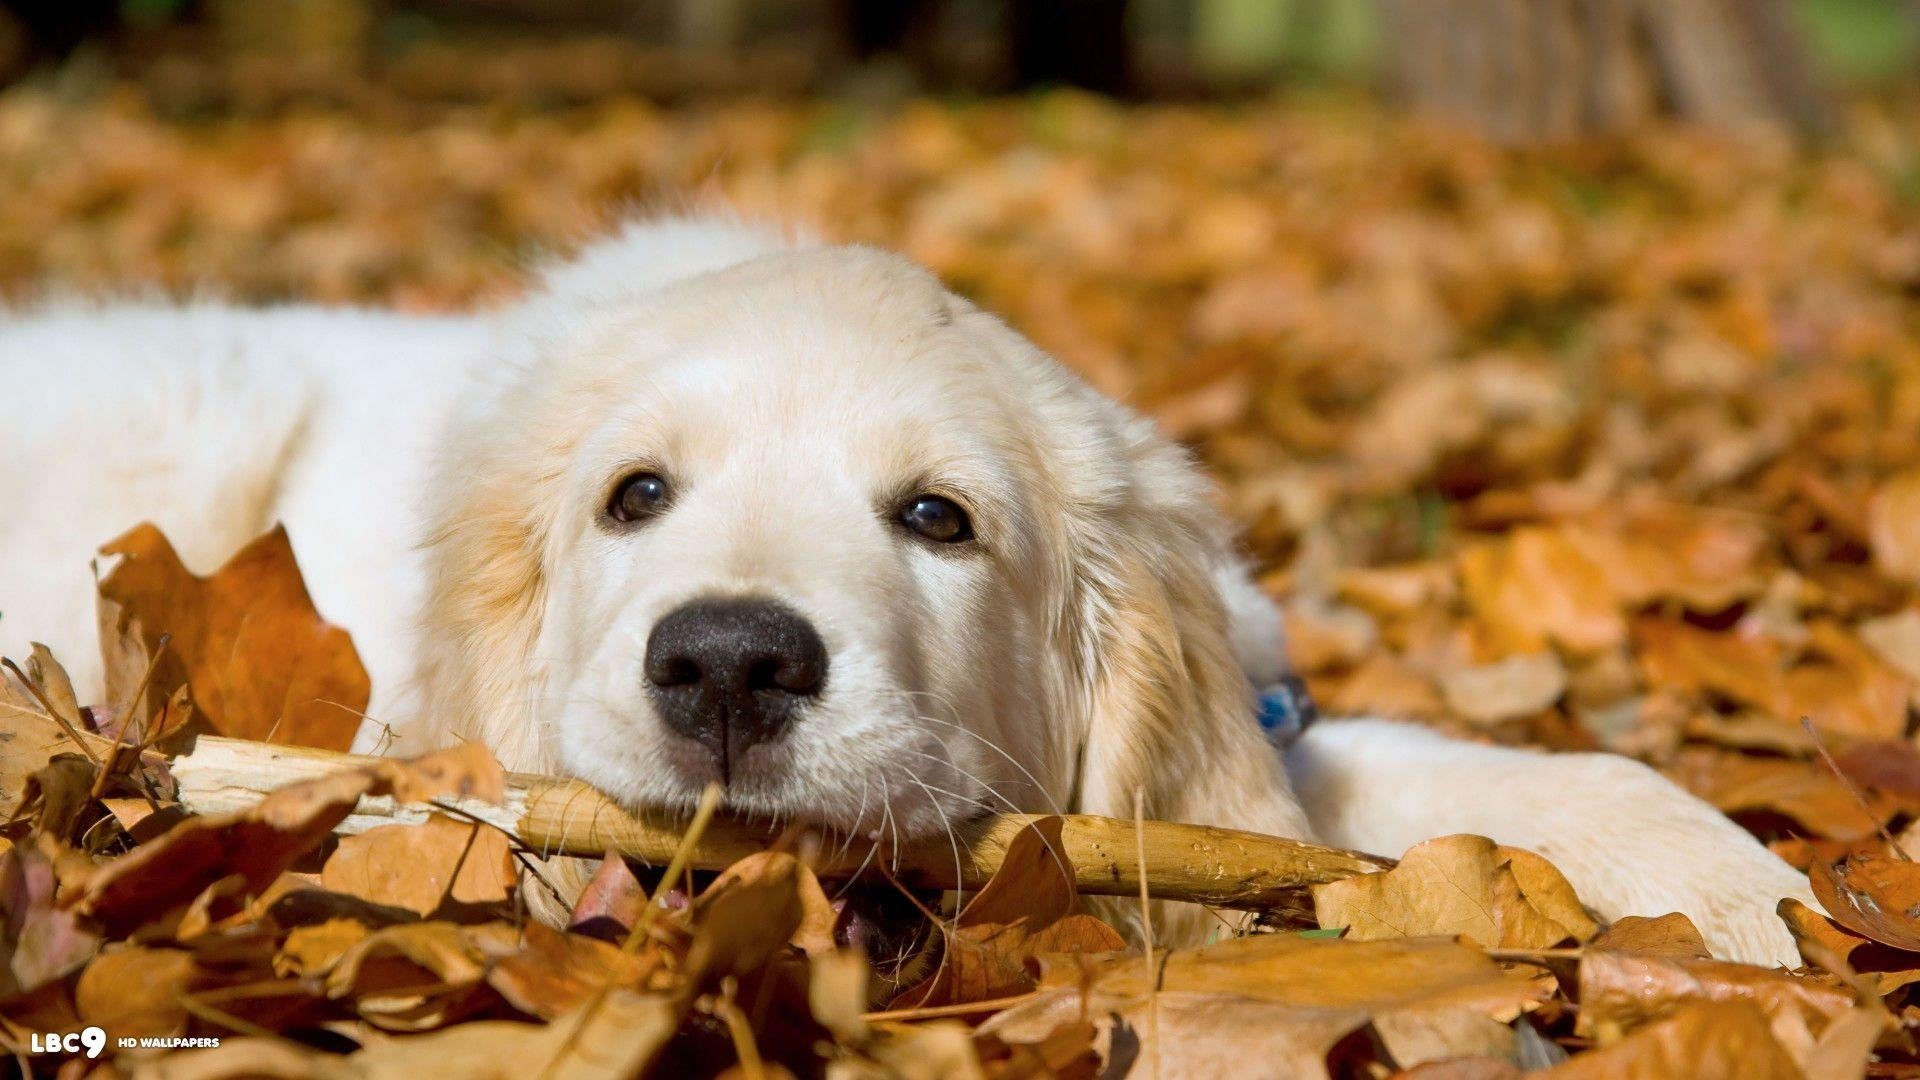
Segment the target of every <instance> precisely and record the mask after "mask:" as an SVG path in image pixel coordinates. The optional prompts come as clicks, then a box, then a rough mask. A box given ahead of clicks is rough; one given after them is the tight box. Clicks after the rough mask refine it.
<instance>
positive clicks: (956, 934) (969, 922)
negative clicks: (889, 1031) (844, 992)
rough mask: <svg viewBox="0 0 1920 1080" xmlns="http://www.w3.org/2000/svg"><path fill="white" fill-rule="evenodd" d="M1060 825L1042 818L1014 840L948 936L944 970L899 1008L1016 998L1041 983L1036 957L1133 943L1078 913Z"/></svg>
mask: <svg viewBox="0 0 1920 1080" xmlns="http://www.w3.org/2000/svg"><path fill="white" fill-rule="evenodd" d="M1060 828H1061V821H1060V819H1059V818H1058V817H1045V818H1040V819H1038V820H1036V821H1034V822H1033V823H1032V824H1031V825H1029V826H1028V827H1027V828H1025V829H1023V830H1021V832H1020V833H1019V834H1018V835H1016V836H1015V837H1014V838H1013V842H1012V843H1010V844H1008V845H1007V853H1006V855H1005V857H1004V858H1003V860H1002V862H1001V864H1000V868H999V869H998V870H996V871H995V872H994V875H993V877H992V879H991V880H989V881H988V882H987V884H986V885H985V886H984V887H983V888H981V890H980V892H979V893H978V894H976V895H975V896H974V897H973V899H972V900H971V901H970V902H968V904H967V906H966V907H965V908H964V909H963V910H962V911H961V912H960V915H959V917H958V918H957V919H956V920H955V922H954V925H953V927H952V929H951V930H949V931H948V932H947V934H946V935H945V946H946V948H945V950H944V952H943V953H942V954H941V958H940V966H939V968H938V969H937V970H936V971H935V973H934V974H933V975H932V976H931V977H930V978H929V979H928V980H927V981H926V982H924V983H922V984H920V985H919V986H916V987H913V988H911V989H908V990H906V991H903V992H902V993H900V994H899V995H898V996H897V997H896V998H895V999H894V1004H895V1005H896V1006H901V1007H904V1006H912V1007H918V1006H927V1005H944V1004H952V1003H955V1002H965V1001H987V1000H991V999H993V998H1000V997H1008V996H1011V995H1013V994H1017V993H1019V992H1021V991H1023V990H1026V989H1029V988H1031V987H1032V986H1033V985H1034V982H1033V976H1032V975H1031V974H1030V973H1029V971H1028V970H1027V961H1028V960H1029V958H1032V957H1035V956H1039V955H1042V954H1047V953H1069V954H1078V953H1104V952H1111V951H1115V950H1119V949H1122V948H1125V946H1126V942H1125V939H1123V938H1121V937H1120V935H1119V933H1118V932H1116V931H1115V930H1114V929H1113V928H1112V927H1110V926H1108V925H1107V924H1106V923H1104V922H1101V921H1100V920H1099V919H1097V918H1095V917H1093V916H1091V915H1085V914H1079V913H1076V912H1075V911H1074V908H1075V906H1076V904H1077V902H1078V890H1077V889H1076V887H1075V885H1074V878H1073V872H1072V868H1071V867H1069V866H1068V865H1066V861H1065V858H1064V856H1063V855H1062V854H1061V853H1062V852H1063V851H1064V850H1065V845H1063V844H1062V843H1061V840H1060Z"/></svg>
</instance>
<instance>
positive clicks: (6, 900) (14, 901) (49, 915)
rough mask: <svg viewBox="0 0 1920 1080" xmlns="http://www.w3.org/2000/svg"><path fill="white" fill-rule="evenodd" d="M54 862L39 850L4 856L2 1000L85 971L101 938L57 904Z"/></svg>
mask: <svg viewBox="0 0 1920 1080" xmlns="http://www.w3.org/2000/svg"><path fill="white" fill-rule="evenodd" d="M54 890H55V875H54V870H53V864H52V863H51V862H50V861H49V860H48V859H47V857H46V856H45V855H43V854H41V853H40V852H39V851H38V850H35V849H33V848H27V847H9V848H8V849H7V850H6V851H4V852H0V905H4V906H5V916H6V922H5V924H4V926H0V930H3V931H4V933H0V999H5V998H11V997H14V996H17V995H21V994H26V993H28V992H30V991H32V990H34V989H36V988H38V987H40V986H43V985H45V984H47V983H50V982H53V981H54V980H56V979H60V978H64V977H65V976H66V975H68V974H70V973H72V972H73V971H75V970H77V969H78V968H80V967H81V966H82V965H83V964H85V963H86V962H87V960H88V959H89V958H90V957H92V956H93V954H94V952H95V950H97V949H98V948H99V946H100V939H99V936H98V935H97V934H95V933H94V932H93V931H92V930H91V929H89V928H88V927H86V926H85V925H83V924H82V923H81V922H80V920H79V919H78V918H76V917H75V915H74V914H73V912H71V911H66V910H63V909H61V908H59V907H57V906H56V905H55V902H54Z"/></svg>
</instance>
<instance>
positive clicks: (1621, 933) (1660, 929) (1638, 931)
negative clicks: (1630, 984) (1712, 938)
mask: <svg viewBox="0 0 1920 1080" xmlns="http://www.w3.org/2000/svg"><path fill="white" fill-rule="evenodd" d="M1588 944H1589V946H1590V947H1591V948H1595V949H1610V950H1612V951H1614V952H1626V953H1647V954H1649V955H1652V956H1679V957H1692V958H1694V959H1696V960H1706V959H1710V958H1711V957H1712V956H1713V953H1712V951H1711V950H1709V949H1708V948H1707V942H1706V939H1705V938H1703V937H1701V936H1700V930H1699V928H1698V927H1696V926H1694V925H1693V920H1692V919H1689V918H1687V917H1686V916H1685V915H1683V914H1681V913H1680V912H1678V911H1675V912H1670V913H1668V914H1666V915H1659V916H1655V917H1652V918H1648V917H1647V916H1644V915H1625V916H1622V917H1621V918H1620V919H1619V920H1618V921H1617V922H1615V923H1614V924H1613V925H1612V926H1609V927H1607V928H1606V930H1605V931H1603V932H1602V933H1601V934H1600V935H1599V936H1598V937H1596V938H1594V939H1593V940H1592V941H1591V942H1589V943H1588Z"/></svg>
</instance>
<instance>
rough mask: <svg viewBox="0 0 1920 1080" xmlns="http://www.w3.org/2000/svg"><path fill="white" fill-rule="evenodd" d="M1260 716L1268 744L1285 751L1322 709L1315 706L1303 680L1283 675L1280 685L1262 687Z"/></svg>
mask: <svg viewBox="0 0 1920 1080" xmlns="http://www.w3.org/2000/svg"><path fill="white" fill-rule="evenodd" d="M1258 716H1259V719H1260V730H1261V731H1263V732H1265V733H1266V736H1267V741H1268V742H1270V743H1272V744H1273V745H1274V747H1275V748H1276V749H1279V750H1285V749H1286V748H1287V747H1289V746H1292V745H1293V741H1294V740H1295V739H1298V738H1299V737H1300V735H1301V733H1303V732H1305V731H1306V730H1307V728H1308V727H1309V726H1311V725H1312V724H1313V722H1314V721H1315V720H1318V719H1319V718H1320V710H1319V709H1317V708H1315V707H1314V704H1313V698H1312V696H1311V695H1309V694H1308V693H1307V684H1306V681H1305V680H1304V679H1301V678H1300V677H1299V676H1297V675H1284V676H1281V678H1280V681H1279V682H1276V683H1274V684H1272V685H1271V686H1264V687H1261V688H1260V694H1259V713H1258Z"/></svg>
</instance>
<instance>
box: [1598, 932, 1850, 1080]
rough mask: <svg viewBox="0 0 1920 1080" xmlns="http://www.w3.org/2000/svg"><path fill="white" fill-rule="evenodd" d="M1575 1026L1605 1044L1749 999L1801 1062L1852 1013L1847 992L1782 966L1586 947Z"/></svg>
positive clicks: (1783, 1045) (1781, 1043) (1777, 1040)
mask: <svg viewBox="0 0 1920 1080" xmlns="http://www.w3.org/2000/svg"><path fill="white" fill-rule="evenodd" d="M1578 978H1579V984H1580V1015H1579V1017H1578V1019H1577V1022H1576V1026H1575V1030H1576V1032H1577V1033H1579V1034H1581V1035H1585V1036H1588V1037H1590V1038H1595V1039H1598V1040H1599V1041H1601V1042H1602V1043H1608V1042H1612V1041H1614V1040H1616V1039H1618V1038H1619V1037H1620V1036H1621V1035H1622V1034H1623V1033H1626V1032H1631V1031H1633V1030H1635V1029H1637V1028H1639V1027H1642V1026H1644V1025H1646V1024H1649V1023H1652V1022H1654V1021H1656V1020H1659V1019H1662V1018H1664V1017H1666V1016H1669V1015H1671V1014H1673V1013H1676V1012H1678V1011H1680V1010H1681V1009H1683V1008H1685V1007H1687V1006H1689V1005H1692V1004H1694V1003H1696V1002H1700V1001H1744V1002H1750V1003H1752V1004H1753V1005H1754V1006H1756V1007H1758V1008H1759V1010H1760V1011H1761V1013H1763V1014H1764V1015H1765V1017H1766V1022H1767V1026H1768V1027H1769V1029H1770V1030H1771V1031H1772V1032H1773V1038H1774V1040H1775V1041H1776V1042H1777V1043H1778V1044H1779V1045H1780V1046H1781V1048H1782V1049H1784V1050H1785V1051H1786V1052H1787V1053H1788V1054H1789V1055H1790V1056H1791V1057H1792V1058H1793V1060H1795V1061H1796V1062H1799V1063H1802V1064H1804V1063H1805V1062H1806V1061H1807V1060H1808V1058H1809V1056H1810V1055H1811V1054H1812V1053H1813V1048H1814V1046H1815V1045H1816V1044H1817V1042H1818V1040H1819V1038H1820V1036H1821V1034H1822V1033H1823V1032H1824V1031H1825V1030H1826V1029H1827V1027H1828V1026H1829V1025H1830V1024H1832V1023H1834V1022H1835V1021H1836V1020H1839V1019H1840V1018H1842V1017H1845V1016H1847V1015H1849V1014H1851V1013H1852V1012H1853V1011H1854V1004H1855V1002H1854V997H1853V994H1852V993H1850V992H1849V991H1846V990H1843V989H1839V988H1836V987H1834V986H1832V985H1829V984H1825V983H1821V982H1816V981H1814V980H1812V979H1808V978H1802V977H1797V976H1794V975H1789V974H1787V973H1786V972H1783V971H1779V970H1769V969H1766V968H1760V967H1753V966H1750V965H1747V964H1732V963H1727V962H1725V961H1720V960H1693V959H1684V958H1676V957H1663V956H1651V955H1646V954H1632V953H1616V952H1603V951H1599V950H1593V949H1589V950H1586V951H1585V952H1584V953H1583V954H1582V955H1581V958H1580V971H1579V976H1578Z"/></svg>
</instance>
